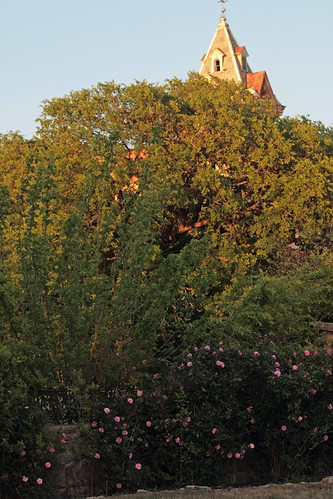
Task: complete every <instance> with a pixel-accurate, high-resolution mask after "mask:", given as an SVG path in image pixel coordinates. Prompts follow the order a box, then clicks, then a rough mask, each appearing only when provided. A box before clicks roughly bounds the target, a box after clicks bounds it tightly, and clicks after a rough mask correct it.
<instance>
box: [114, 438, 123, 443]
mask: <svg viewBox="0 0 333 499" xmlns="http://www.w3.org/2000/svg"><path fill="white" fill-rule="evenodd" d="M122 441H123V439H122V438H121V437H117V438H116V440H115V442H116V444H121V442H122Z"/></svg>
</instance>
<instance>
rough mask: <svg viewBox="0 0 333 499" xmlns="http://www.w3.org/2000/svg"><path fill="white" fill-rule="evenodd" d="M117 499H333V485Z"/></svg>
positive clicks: (182, 492) (149, 494) (120, 498)
mask: <svg viewBox="0 0 333 499" xmlns="http://www.w3.org/2000/svg"><path fill="white" fill-rule="evenodd" d="M116 497H117V499H150V498H151V499H155V498H158V499H178V498H179V499H185V498H186V499H191V498H193V499H215V498H216V499H218V498H223V499H234V498H236V499H237V498H239V499H329V498H332V499H333V484H331V485H327V484H324V483H321V482H315V483H308V484H285V485H266V486H263V487H248V488H239V489H231V488H230V489H223V490H202V489H201V490H200V489H199V490H173V491H165V492H147V493H137V494H126V495H118V496H116ZM105 499H108V498H105Z"/></svg>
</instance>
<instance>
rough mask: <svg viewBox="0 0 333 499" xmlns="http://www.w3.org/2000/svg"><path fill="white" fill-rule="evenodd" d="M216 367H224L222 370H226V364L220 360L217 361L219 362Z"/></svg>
mask: <svg viewBox="0 0 333 499" xmlns="http://www.w3.org/2000/svg"><path fill="white" fill-rule="evenodd" d="M216 365H217V367H222V369H223V368H224V366H225V364H224V362H221V361H220V360H217V361H216Z"/></svg>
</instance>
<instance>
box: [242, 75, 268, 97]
mask: <svg viewBox="0 0 333 499" xmlns="http://www.w3.org/2000/svg"><path fill="white" fill-rule="evenodd" d="M265 76H266V71H259V72H258V73H247V74H246V87H247V88H249V89H251V88H253V90H255V91H256V92H257V94H259V95H261V91H262V87H263V84H264V79H265Z"/></svg>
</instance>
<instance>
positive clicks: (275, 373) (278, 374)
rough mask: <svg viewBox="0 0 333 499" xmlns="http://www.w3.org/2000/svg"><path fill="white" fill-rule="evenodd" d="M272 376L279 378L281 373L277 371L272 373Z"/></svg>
mask: <svg viewBox="0 0 333 499" xmlns="http://www.w3.org/2000/svg"><path fill="white" fill-rule="evenodd" d="M274 376H277V377H278V378H279V377H280V376H281V371H280V370H279V369H277V370H276V371H274Z"/></svg>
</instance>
